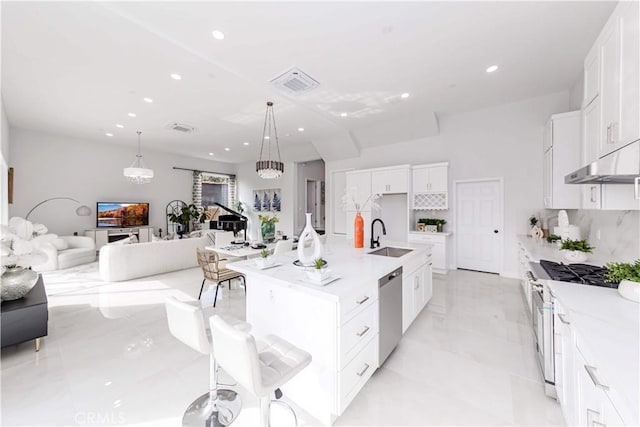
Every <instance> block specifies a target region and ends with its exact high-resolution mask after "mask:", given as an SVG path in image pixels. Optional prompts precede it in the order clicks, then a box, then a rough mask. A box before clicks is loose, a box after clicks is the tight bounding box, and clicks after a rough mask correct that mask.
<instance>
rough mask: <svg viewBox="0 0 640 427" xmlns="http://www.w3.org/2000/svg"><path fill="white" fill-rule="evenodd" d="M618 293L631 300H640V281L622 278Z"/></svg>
mask: <svg viewBox="0 0 640 427" xmlns="http://www.w3.org/2000/svg"><path fill="white" fill-rule="evenodd" d="M618 293H619V294H620V295H621V296H622V297H623V298H626V299H628V300H631V301H635V302H640V283H639V282H632V281H631V280H622V281H621V282H620V285H618Z"/></svg>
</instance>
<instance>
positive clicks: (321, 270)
mask: <svg viewBox="0 0 640 427" xmlns="http://www.w3.org/2000/svg"><path fill="white" fill-rule="evenodd" d="M326 266H327V262H326V261H325V260H324V259H322V258H316V259H315V260H314V261H313V269H311V270H307V275H308V276H309V278H310V279H311V280H314V281H316V282H322V281H323V280H325V279H327V278H328V277H329V276H330V274H331V273H330V271H329V269H328V268H327V267H326Z"/></svg>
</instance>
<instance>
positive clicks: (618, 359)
mask: <svg viewBox="0 0 640 427" xmlns="http://www.w3.org/2000/svg"><path fill="white" fill-rule="evenodd" d="M548 284H549V287H550V288H551V290H552V292H553V293H554V295H555V296H556V298H558V300H559V301H560V303H561V304H562V306H563V307H564V308H565V309H566V311H567V314H568V318H569V321H570V322H571V326H572V327H573V328H574V330H575V332H576V334H577V336H578V337H579V339H580V340H581V342H582V343H584V347H586V350H587V351H588V353H589V355H591V356H593V358H594V359H595V360H588V362H589V363H592V364H594V365H595V366H596V367H597V368H598V371H599V372H601V376H602V380H603V382H606V383H607V385H609V387H610V390H609V391H608V392H607V393H608V394H609V395H610V398H611V400H612V402H613V403H614V405H616V409H618V411H620V412H621V414H620V415H621V416H622V417H623V419H624V421H625V423H626V424H627V425H639V424H640V415H639V411H640V403H639V402H640V304H638V303H636V302H633V301H629V300H626V299H624V298H622V297H621V296H620V294H618V291H617V290H616V289H609V288H600V287H597V286H584V285H579V284H573V283H567V282H557V281H552V280H550V281H548Z"/></svg>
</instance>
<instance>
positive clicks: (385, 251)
mask: <svg viewBox="0 0 640 427" xmlns="http://www.w3.org/2000/svg"><path fill="white" fill-rule="evenodd" d="M412 251H413V249H404V248H393V247H390V246H387V247H384V248H380V249H376V250H375V251H371V252H369V255H381V256H389V257H392V258H400V257H401V256H402V255H406V254H408V253H409V252H412Z"/></svg>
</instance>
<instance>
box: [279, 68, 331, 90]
mask: <svg viewBox="0 0 640 427" xmlns="http://www.w3.org/2000/svg"><path fill="white" fill-rule="evenodd" d="M271 83H273V85H274V86H275V87H277V88H278V89H280V90H281V91H283V92H286V93H288V94H289V95H300V94H302V93H306V92H309V91H310V90H313V89H315V88H317V87H318V86H320V83H318V82H317V81H316V80H314V78H313V77H311V76H310V75H308V74H306V73H305V72H304V71H302V70H301V69H300V68H297V67H293V68H291V69H290V70H289V71H287V72H285V73H283V74H281V75H279V76H278V77H276V78H275V79H273V80H271Z"/></svg>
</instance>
